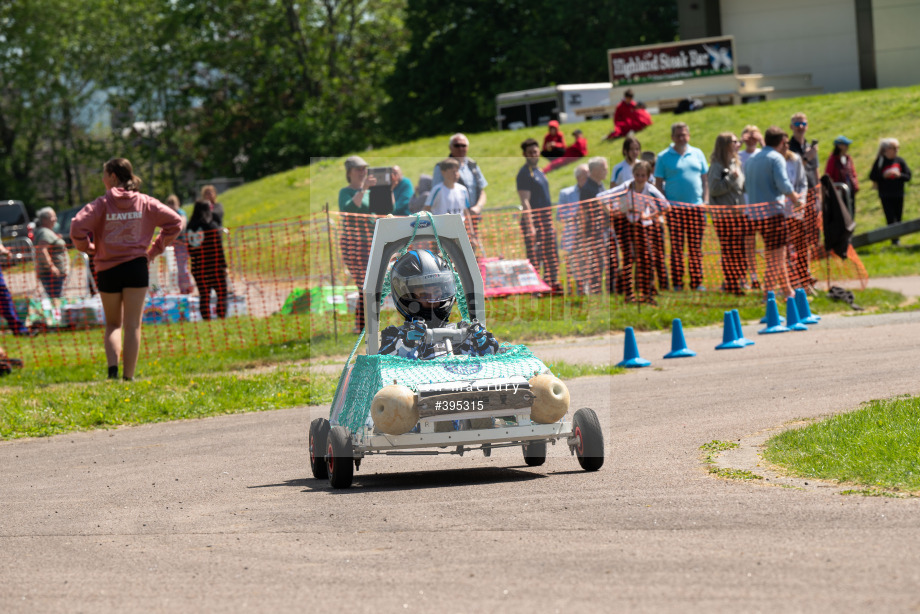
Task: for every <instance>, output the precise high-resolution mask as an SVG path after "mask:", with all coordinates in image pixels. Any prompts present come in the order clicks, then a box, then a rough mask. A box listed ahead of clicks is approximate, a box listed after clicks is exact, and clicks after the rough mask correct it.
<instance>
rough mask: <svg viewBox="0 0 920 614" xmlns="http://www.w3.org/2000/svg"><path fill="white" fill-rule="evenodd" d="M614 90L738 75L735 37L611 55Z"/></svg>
mask: <svg viewBox="0 0 920 614" xmlns="http://www.w3.org/2000/svg"><path fill="white" fill-rule="evenodd" d="M607 65H608V67H609V68H610V83H611V84H613V86H614V87H618V86H627V85H632V84H638V83H654V82H657V81H673V80H675V79H692V78H695V77H714V76H719V75H732V74H735V48H734V37H732V36H723V37H719V38H700V39H696V40H689V41H681V42H675V43H664V44H662V45H647V46H643V47H627V48H624V49H610V50H608V51H607Z"/></svg>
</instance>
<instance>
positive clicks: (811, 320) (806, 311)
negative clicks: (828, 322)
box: [795, 288, 821, 324]
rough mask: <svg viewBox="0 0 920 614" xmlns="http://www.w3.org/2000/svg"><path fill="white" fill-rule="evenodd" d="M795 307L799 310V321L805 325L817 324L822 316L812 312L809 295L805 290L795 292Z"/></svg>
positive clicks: (800, 289)
mask: <svg viewBox="0 0 920 614" xmlns="http://www.w3.org/2000/svg"><path fill="white" fill-rule="evenodd" d="M795 307H796V309H798V310H799V321H800V322H802V323H804V324H817V323H818V321H819V320H820V319H821V316H819V315H817V314H814V313H812V312H811V306H810V305H809V304H808V295H807V294H806V293H805V290H804V289H803V288H799V289H798V290H796V291H795Z"/></svg>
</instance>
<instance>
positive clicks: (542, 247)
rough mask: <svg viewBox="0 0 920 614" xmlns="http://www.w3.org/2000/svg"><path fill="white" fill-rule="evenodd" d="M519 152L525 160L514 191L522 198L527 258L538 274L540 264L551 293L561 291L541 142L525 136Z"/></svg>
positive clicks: (550, 201) (522, 219) (523, 231)
mask: <svg viewBox="0 0 920 614" xmlns="http://www.w3.org/2000/svg"><path fill="white" fill-rule="evenodd" d="M521 152H522V153H523V154H524V158H525V159H526V160H527V162H526V163H525V164H524V166H522V167H521V170H520V171H518V174H517V193H518V197H519V198H520V199H521V209H522V210H521V233H522V234H523V235H524V245H525V247H526V249H527V259H528V260H530V264H532V265H533V268H534V269H535V270H536V271H537V273H538V274H539V273H540V268H541V266H542V268H543V279H544V280H545V281H546V282H547V283H548V284H549V286H550V288H552V292H553V294H561V293H562V288H561V287H560V286H559V254H558V252H557V251H556V231H555V230H554V229H553V212H552V209H551V208H550V207H551V205H552V200H551V199H550V195H549V182H548V181H547V180H546V175H544V174H543V171H541V170H540V169H539V168H538V165H539V164H540V145H539V144H538V143H537V142H536V141H535V140H534V139H527V140H526V141H524V142H523V143H521Z"/></svg>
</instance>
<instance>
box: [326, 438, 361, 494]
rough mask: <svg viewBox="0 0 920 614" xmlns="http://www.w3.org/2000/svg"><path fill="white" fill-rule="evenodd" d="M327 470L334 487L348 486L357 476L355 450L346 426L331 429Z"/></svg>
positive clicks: (327, 451)
mask: <svg viewBox="0 0 920 614" xmlns="http://www.w3.org/2000/svg"><path fill="white" fill-rule="evenodd" d="M326 471H327V472H328V473H329V484H330V485H331V486H332V487H333V488H348V487H349V486H351V481H352V479H353V478H354V476H355V459H354V450H353V448H352V447H351V438H350V437H349V436H348V431H347V430H345V427H344V426H333V427H332V428H330V429H329V442H328V443H327V444H326Z"/></svg>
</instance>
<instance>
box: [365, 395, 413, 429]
mask: <svg viewBox="0 0 920 614" xmlns="http://www.w3.org/2000/svg"><path fill="white" fill-rule="evenodd" d="M371 419H372V420H373V421H374V428H375V429H376V430H378V431H380V432H381V433H386V434H387V435H402V434H403V433H408V432H409V431H411V430H412V429H413V428H414V427H415V425H416V424H418V404H417V403H416V402H415V393H414V392H412V391H411V390H410V389H409V388H407V387H406V386H402V385H399V384H391V385H390V386H384V387H383V388H381V389H380V391H379V392H377V394H375V395H374V400H373V401H371Z"/></svg>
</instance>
